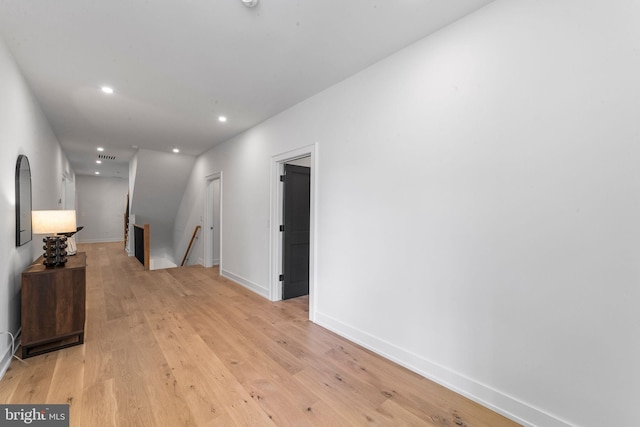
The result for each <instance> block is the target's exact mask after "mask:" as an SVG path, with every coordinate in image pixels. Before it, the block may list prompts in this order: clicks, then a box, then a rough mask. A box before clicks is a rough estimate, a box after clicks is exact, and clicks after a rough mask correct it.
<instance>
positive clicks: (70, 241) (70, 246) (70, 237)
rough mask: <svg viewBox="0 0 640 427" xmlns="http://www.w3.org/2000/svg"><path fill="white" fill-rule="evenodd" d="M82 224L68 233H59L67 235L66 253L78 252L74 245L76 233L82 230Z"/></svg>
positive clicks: (73, 253)
mask: <svg viewBox="0 0 640 427" xmlns="http://www.w3.org/2000/svg"><path fill="white" fill-rule="evenodd" d="M83 228H84V226H80V227H78V228H76V231H71V232H69V233H61V234H62V235H63V236H67V255H75V254H76V252H78V247H77V246H76V237H75V235H76V233H77V232H78V231H80V230H82V229H83Z"/></svg>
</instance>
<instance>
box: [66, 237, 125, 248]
mask: <svg viewBox="0 0 640 427" xmlns="http://www.w3.org/2000/svg"><path fill="white" fill-rule="evenodd" d="M76 242H77V243H114V242H122V244H123V245H124V240H122V237H107V238H103V239H82V240H78V239H77V238H76ZM123 248H124V246H123Z"/></svg>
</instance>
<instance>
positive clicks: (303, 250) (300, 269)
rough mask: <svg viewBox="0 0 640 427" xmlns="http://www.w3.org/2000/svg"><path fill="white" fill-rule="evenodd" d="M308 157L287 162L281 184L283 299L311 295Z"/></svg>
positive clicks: (309, 171) (309, 167)
mask: <svg viewBox="0 0 640 427" xmlns="http://www.w3.org/2000/svg"><path fill="white" fill-rule="evenodd" d="M309 160H310V159H309V157H303V158H301V159H296V160H294V161H291V162H285V165H284V174H283V175H281V179H280V180H281V181H282V196H283V197H282V199H283V205H282V225H281V230H280V231H281V234H282V276H281V277H280V281H281V282H282V299H291V298H297V297H301V296H305V295H309V225H310V224H309V215H310V210H309V208H310V203H309V202H310V196H311V195H310V191H311V164H310V161H309Z"/></svg>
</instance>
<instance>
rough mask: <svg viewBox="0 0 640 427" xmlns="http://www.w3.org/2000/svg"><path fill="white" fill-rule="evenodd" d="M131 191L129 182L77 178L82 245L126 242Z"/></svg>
mask: <svg viewBox="0 0 640 427" xmlns="http://www.w3.org/2000/svg"><path fill="white" fill-rule="evenodd" d="M128 190H129V181H128V180H127V179H123V178H104V177H98V176H87V175H77V176H76V192H77V199H78V209H77V221H78V226H84V228H83V229H82V231H80V232H79V233H78V234H77V241H78V242H121V241H123V239H124V213H125V210H126V205H127V192H128Z"/></svg>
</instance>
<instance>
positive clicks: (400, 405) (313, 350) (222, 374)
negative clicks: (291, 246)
mask: <svg viewBox="0 0 640 427" xmlns="http://www.w3.org/2000/svg"><path fill="white" fill-rule="evenodd" d="M78 249H79V250H80V251H84V252H86V253H87V263H88V266H87V319H86V335H85V336H86V339H85V344H84V345H82V346H76V347H70V348H67V349H64V350H60V351H56V352H53V353H49V354H46V355H41V356H36V357H33V358H29V359H26V360H25V361H24V362H20V361H18V360H14V361H13V362H12V364H11V366H10V368H9V370H8V371H7V372H6V374H5V376H4V378H3V379H2V381H0V402H2V403H22V404H27V403H33V404H40V403H51V404H54V403H69V404H70V405H71V406H70V418H71V426H77V427H84V426H92V427H93V426H109V427H111V426H171V427H174V426H176V427H177V426H273V425H278V426H365V425H367V426H369V425H372V426H373V425H378V426H400V425H407V426H438V427H444V426H450V427H456V426H467V427H472V426H490V427H502V426H516V425H517V424H515V423H513V422H512V421H509V420H507V419H506V418H504V417H502V416H500V415H498V414H496V413H494V412H491V411H489V410H487V409H485V408H483V407H481V406H480V405H477V404H475V403H473V402H471V401H469V400H468V399H465V398H464V397H462V396H459V395H457V394H455V393H453V392H451V391H449V390H447V389H445V388H443V387H441V386H439V385H437V384H435V383H433V382H431V381H429V380H426V379H424V378H422V377H420V376H419V375H416V374H414V373H412V372H410V371H408V370H407V369H404V368H402V367H400V366H398V365H396V364H394V363H392V362H390V361H388V360H385V359H383V358H381V357H379V356H377V355H375V354H373V353H371V352H369V351H367V350H365V349H363V348H362V347H360V346H358V345H355V344H353V343H352V342H350V341H347V340H345V339H343V338H341V337H339V336H337V335H335V334H333V333H331V332H329V331H327V330H325V329H323V328H321V327H319V326H317V325H314V324H313V323H311V322H309V321H308V320H307V319H308V300H307V299H306V298H297V299H294V300H289V301H282V302H277V303H271V302H269V301H267V300H265V299H263V298H261V297H259V296H257V295H255V294H253V293H252V292H250V291H248V290H246V289H245V288H243V287H241V286H239V285H237V284H235V283H233V282H231V281H229V280H227V279H225V278H222V277H220V276H219V275H218V271H217V269H211V268H209V269H206V268H203V267H200V266H191V267H185V268H175V269H168V270H156V271H145V270H143V269H142V267H141V265H140V264H139V263H138V261H137V260H136V259H135V258H133V257H127V256H126V254H125V252H124V250H123V249H122V243H106V244H105V243H102V244H79V245H78Z"/></svg>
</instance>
